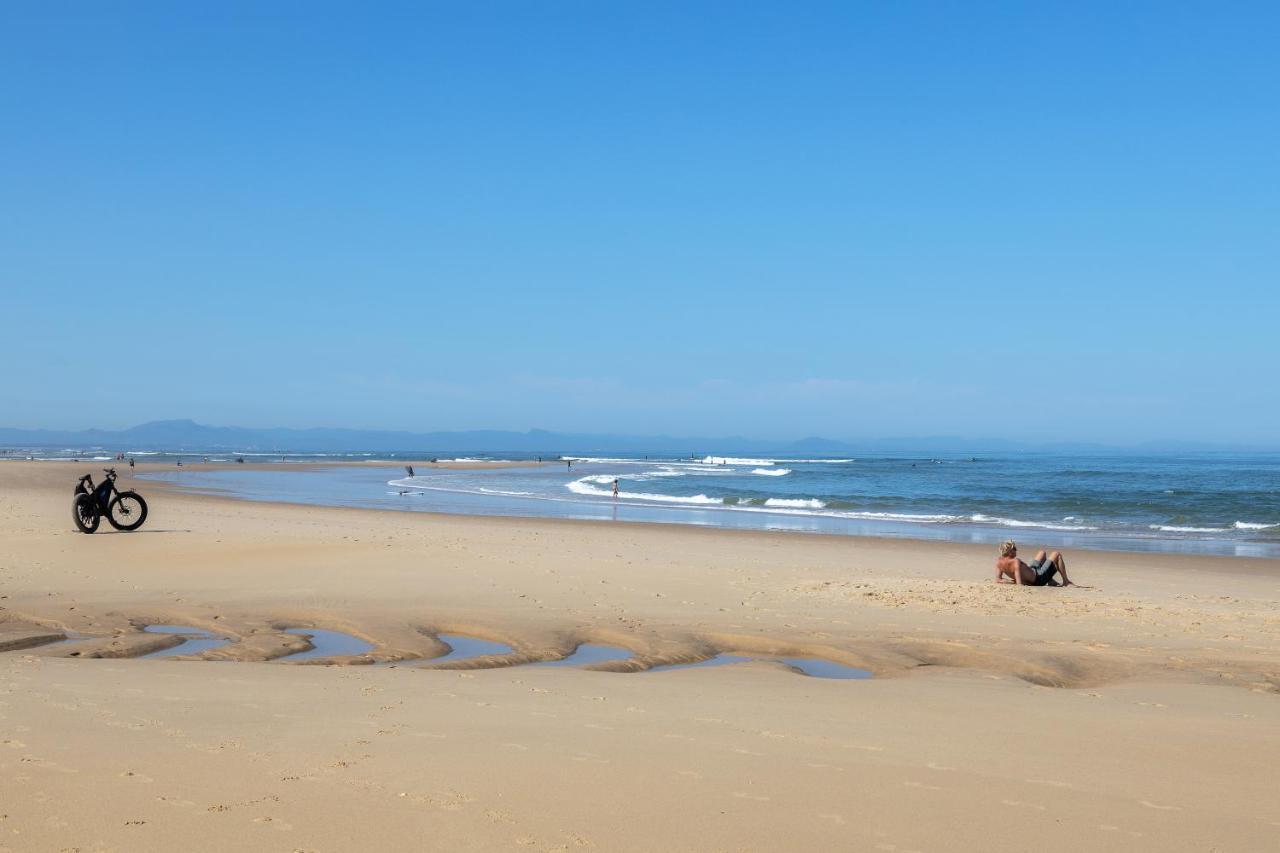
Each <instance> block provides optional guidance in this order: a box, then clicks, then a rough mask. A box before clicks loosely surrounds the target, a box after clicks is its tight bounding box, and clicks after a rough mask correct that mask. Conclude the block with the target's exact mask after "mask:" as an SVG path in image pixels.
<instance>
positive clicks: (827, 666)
mask: <svg viewBox="0 0 1280 853" xmlns="http://www.w3.org/2000/svg"><path fill="white" fill-rule="evenodd" d="M749 660H766V661H768V660H771V661H777V662H778V663H785V664H786V665H787V666H793V667H795V668H796V669H798V670H800V671H801V672H803V673H804V674H805V675H809V676H812V677H814V678H870V677H871V673H870V672H869V671H867V670H865V669H856V668H854V667H852V666H845V665H844V664H840V663H835V662H834V661H829V660H823V659H822V658H774V657H757V658H752V657H744V656H742V655H716V656H715V657H713V658H708V659H707V660H700V661H698V662H697V663H671V664H666V665H664V666H655V667H654V668H653V669H651V670H649V671H650V672H662V671H664V670H668V669H692V668H693V667H698V666H722V665H724V664H730V663H745V662H746V661H749Z"/></svg>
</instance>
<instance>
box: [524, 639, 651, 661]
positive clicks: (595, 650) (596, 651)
mask: <svg viewBox="0 0 1280 853" xmlns="http://www.w3.org/2000/svg"><path fill="white" fill-rule="evenodd" d="M629 657H631V651H630V650H629V649H624V648H620V647H618V646H601V645H596V644H594V643H583V644H582V645H580V646H578V648H576V649H574V651H573V654H571V655H569V656H568V657H567V658H561V659H560V660H549V661H543V662H542V663H541V664H539V665H540V666H583V665H585V664H589V663H604V662H605V661H612V660H626V659H627V658H629Z"/></svg>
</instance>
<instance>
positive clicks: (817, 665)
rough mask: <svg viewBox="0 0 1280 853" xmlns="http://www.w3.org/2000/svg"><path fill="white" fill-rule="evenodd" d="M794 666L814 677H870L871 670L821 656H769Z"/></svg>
mask: <svg viewBox="0 0 1280 853" xmlns="http://www.w3.org/2000/svg"><path fill="white" fill-rule="evenodd" d="M770 660H777V661H781V662H782V663H785V664H786V665H787V666H794V667H795V668H796V669H798V670H800V671H801V672H803V673H804V674H805V675H811V676H813V677H814V678H870V677H871V671H870V670H866V669H858V668H856V667H852V666H845V665H844V664H842V663H836V662H834V661H829V660H823V659H822V658H770Z"/></svg>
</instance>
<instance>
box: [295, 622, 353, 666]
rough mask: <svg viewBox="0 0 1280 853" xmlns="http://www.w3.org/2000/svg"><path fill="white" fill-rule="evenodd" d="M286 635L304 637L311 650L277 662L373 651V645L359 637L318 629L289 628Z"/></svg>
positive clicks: (296, 653)
mask: <svg viewBox="0 0 1280 853" xmlns="http://www.w3.org/2000/svg"><path fill="white" fill-rule="evenodd" d="M285 633H286V634H296V635H297V636H299V637H306V638H307V639H308V641H309V642H310V643H311V645H312V648H310V649H307V650H306V651H304V652H294V653H293V654H291V655H285V656H284V657H281V658H277V660H289V661H294V660H311V659H312V658H328V657H339V656H342V655H363V654H366V653H368V652H371V651H373V644H372V643H369V642H367V641H365V640H362V639H360V638H359V637H353V636H351V635H350V634H344V633H342V632H341V631H322V630H320V629H319V628H290V629H288V630H287V631H285Z"/></svg>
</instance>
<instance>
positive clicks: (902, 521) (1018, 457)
mask: <svg viewBox="0 0 1280 853" xmlns="http://www.w3.org/2000/svg"><path fill="white" fill-rule="evenodd" d="M475 456H477V457H479V456H483V454H476V455H475ZM492 456H493V457H497V456H500V454H493V455H492ZM572 461H573V464H572V467H570V466H569V465H568V464H567V462H565V461H561V462H557V463H552V464H546V465H542V466H532V465H529V466H526V465H517V466H514V467H510V468H501V469H484V470H469V471H465V470H441V469H422V468H419V469H417V470H416V472H415V476H412V477H410V476H408V475H407V472H405V471H404V470H403V469H400V468H396V467H386V468H382V467H374V466H370V467H360V468H330V469H324V470H320V471H296V470H295V471H290V470H288V466H284V465H274V466H266V465H253V464H246V466H245V467H244V468H243V469H240V468H239V467H237V468H236V469H235V470H230V471H225V470H224V471H210V470H200V469H199V466H192V467H189V468H185V469H184V470H182V471H175V472H166V473H160V474H155V475H147V476H154V477H158V478H162V479H166V480H170V481H174V482H178V483H182V484H183V485H185V486H187V487H189V488H193V489H196V490H201V491H208V492H217V493H222V494H233V495H237V496H240V497H244V498H249V499H255V500H283V501H291V502H297V503H311V504H326V505H333V506H363V507H376V508H384V509H401V510H421V511H428V512H455V513H467V514H480V515H516V516H553V517H567V518H584V519H611V520H620V521H638V522H668V523H684V524H697V525H707V526H717V527H734V528H754V529H767V530H794V531H804V532H817V533H832V534H843V535H854V536H857V535H874V536H896V537H909V538H925V539H946V540H952V541H963V542H983V543H994V542H999V541H1000V540H1002V539H1006V538H1012V539H1016V540H1019V541H1021V542H1022V543H1023V544H1024V550H1025V546H1034V545H1040V544H1044V545H1051V546H1057V547H1080V548H1098V549H1119V550H1135V551H1152V550H1156V551H1177V552H1188V553H1204V554H1224V555H1235V556H1249V557H1277V556H1280V454H1247V455H1245V454H1225V453H1205V454H1193V455H1179V456H1172V455H1158V456H1157V455H1152V456H1136V455H1129V456H1122V455H1097V456H1063V455H1050V454H1033V453H1024V454H1003V455H977V456H970V455H964V456H960V455H941V456H936V457H926V456H918V455H910V454H883V453H880V454H875V455H869V456H865V457H857V458H854V457H845V458H787V457H776V456H775V457H758V458H744V457H718V456H708V457H700V458H696V459H695V458H690V459H671V458H658V457H654V458H645V457H643V456H625V455H619V456H594V457H586V456H583V457H574V458H573V460H572ZM615 480H616V481H617V482H618V496H617V497H616V498H615V497H614V496H613V493H612V489H613V483H614V481H615Z"/></svg>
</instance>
